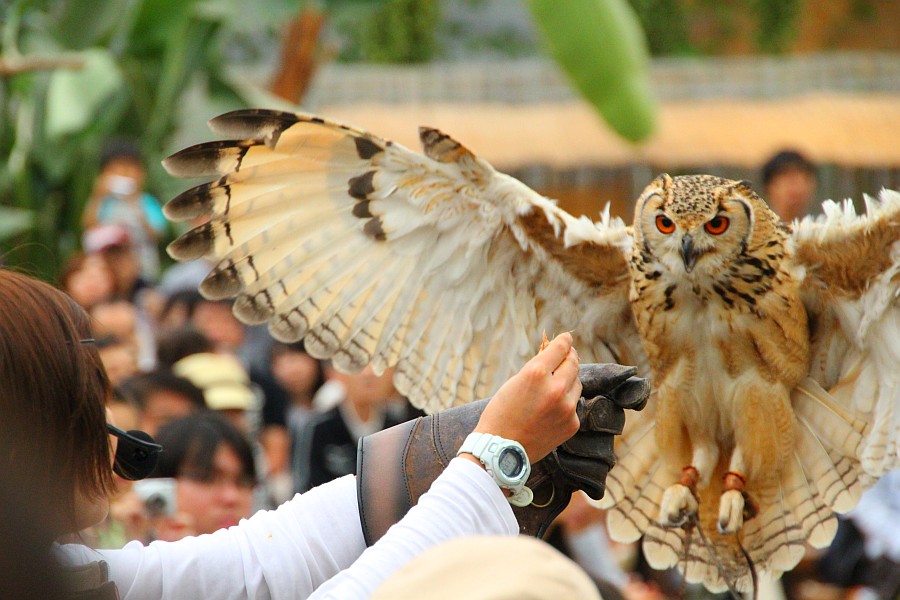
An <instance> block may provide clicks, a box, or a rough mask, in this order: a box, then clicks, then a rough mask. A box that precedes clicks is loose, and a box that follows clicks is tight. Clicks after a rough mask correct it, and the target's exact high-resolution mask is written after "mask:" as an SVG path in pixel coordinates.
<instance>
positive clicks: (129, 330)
mask: <svg viewBox="0 0 900 600" xmlns="http://www.w3.org/2000/svg"><path fill="white" fill-rule="evenodd" d="M91 316H92V317H93V318H94V335H96V336H97V337H98V338H100V337H105V336H107V335H111V336H114V337H116V338H119V339H120V340H123V341H133V340H134V337H135V326H136V322H137V309H136V308H135V306H134V304H132V303H131V302H126V301H124V300H119V301H116V302H104V303H102V304H98V305H97V306H95V307H94V308H93V309H91Z"/></svg>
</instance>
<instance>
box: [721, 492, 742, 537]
mask: <svg viewBox="0 0 900 600" xmlns="http://www.w3.org/2000/svg"><path fill="white" fill-rule="evenodd" d="M743 525H744V494H743V493H742V492H741V491H740V490H726V491H725V492H723V493H722V497H721V499H720V500H719V523H718V526H719V533H723V534H724V533H735V532H737V531H738V530H739V529H740V528H741V527H742V526H743Z"/></svg>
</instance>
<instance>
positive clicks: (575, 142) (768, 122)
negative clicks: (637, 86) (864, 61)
mask: <svg viewBox="0 0 900 600" xmlns="http://www.w3.org/2000/svg"><path fill="white" fill-rule="evenodd" d="M316 112H319V113H320V114H322V115H325V116H327V117H329V118H333V119H337V120H341V121H344V122H346V123H350V124H353V125H356V126H358V127H362V128H364V129H367V130H369V131H371V132H372V133H375V134H377V135H380V136H382V137H385V138H387V139H392V140H394V141H395V142H398V143H401V144H403V145H405V146H408V147H411V148H416V149H418V148H419V142H418V132H417V128H418V126H419V125H427V126H431V127H437V128H438V129H441V130H442V131H444V132H445V133H447V134H449V135H450V136H452V137H454V138H455V139H457V140H458V141H460V142H461V143H463V144H464V145H466V146H467V147H469V148H470V149H471V150H472V151H474V152H475V153H476V154H478V155H479V156H481V157H483V158H485V159H486V160H488V161H489V162H491V163H492V164H493V165H494V166H496V167H497V168H498V169H501V170H510V169H514V168H519V167H522V166H526V165H536V164H537V165H546V166H549V167H553V168H558V169H566V168H576V167H584V166H590V165H598V166H604V167H615V166H624V165H629V164H635V163H643V164H649V165H656V166H661V167H664V168H667V169H678V168H691V167H696V166H700V165H731V166H739V167H757V166H759V165H760V164H761V163H762V162H764V161H765V160H766V159H767V158H768V157H769V156H770V155H771V154H773V153H774V152H777V151H778V150H781V149H783V148H785V147H790V148H795V149H798V150H800V151H802V152H804V153H806V154H808V155H809V157H810V158H811V159H812V160H813V161H815V162H818V163H831V164H839V165H845V166H854V167H868V168H896V167H900V142H898V140H900V94H894V93H865V94H846V93H822V92H819V93H811V94H804V95H799V96H791V97H784V98H778V99H760V98H737V99H731V98H711V99H705V100H694V101H686V100H669V101H665V102H663V103H662V104H661V105H660V111H659V127H658V130H657V132H656V133H655V134H654V135H653V136H652V138H650V139H649V140H647V141H646V142H644V143H642V144H640V145H632V144H630V143H628V142H626V141H625V140H623V139H622V138H620V137H618V136H617V135H616V134H615V133H614V132H613V131H612V130H611V129H610V128H609V126H608V125H607V124H606V123H605V122H604V121H603V119H602V118H601V117H600V116H599V115H598V114H597V113H596V112H595V111H594V110H593V108H592V107H591V106H589V105H588V104H587V103H585V102H583V101H581V100H578V99H569V100H561V101H555V102H540V103H499V102H484V103H478V102H475V103H473V102H470V103H466V104H464V105H460V104H449V103H437V102H416V103H378V102H363V103H354V104H336V105H333V106H321V107H319V108H318V109H317V111H316Z"/></svg>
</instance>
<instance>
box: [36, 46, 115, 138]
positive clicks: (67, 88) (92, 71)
mask: <svg viewBox="0 0 900 600" xmlns="http://www.w3.org/2000/svg"><path fill="white" fill-rule="evenodd" d="M80 56H81V57H83V58H84V67H83V68H81V69H77V70H76V69H60V70H57V71H54V73H53V75H51V78H50V87H49V89H48V90H47V114H46V121H45V123H46V133H47V136H48V137H50V138H55V137H59V136H62V135H67V134H72V133H76V132H79V131H81V130H83V129H84V128H85V127H87V125H88V124H89V123H90V121H91V119H92V118H93V117H94V115H95V114H96V113H97V112H98V111H99V110H100V108H101V107H102V106H103V103H104V102H105V101H106V100H107V99H108V98H109V97H110V95H112V93H113V92H115V91H116V90H118V89H120V88H121V86H122V74H121V73H120V71H119V68H118V66H117V65H116V61H115V60H114V59H113V57H112V55H111V54H110V53H109V52H108V51H106V50H103V49H100V48H93V49H91V50H87V51H85V52H82V53H80Z"/></svg>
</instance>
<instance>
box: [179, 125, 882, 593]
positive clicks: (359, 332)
mask: <svg viewBox="0 0 900 600" xmlns="http://www.w3.org/2000/svg"><path fill="white" fill-rule="evenodd" d="M210 124H211V127H212V128H213V130H214V131H216V132H217V133H218V134H220V135H221V136H222V137H223V138H226V139H224V140H222V141H215V142H209V143H204V144H199V145H196V146H192V147H189V148H186V149H184V150H182V151H180V152H178V153H176V154H174V155H172V156H171V157H169V158H168V159H166V160H165V162H164V165H165V167H166V168H167V169H168V171H169V172H170V173H172V174H173V175H176V176H181V177H191V178H194V177H206V178H209V179H211V180H210V182H209V183H206V184H202V185H199V186H196V187H193V188H191V189H189V190H187V191H185V192H184V193H182V194H181V195H179V196H177V197H176V198H174V199H172V200H171V201H170V202H169V203H168V204H167V205H166V207H165V212H166V214H167V216H168V217H169V218H171V219H172V220H175V221H188V220H191V221H192V222H196V221H194V220H196V219H204V220H205V222H203V224H202V225H199V226H197V227H195V228H194V229H192V230H190V231H188V232H187V233H185V234H184V235H182V236H181V237H180V238H179V239H177V240H176V241H174V242H173V243H172V244H171V245H170V246H169V253H170V254H171V255H172V256H173V257H174V258H176V259H178V260H191V259H197V258H201V257H203V258H207V259H211V260H213V261H214V262H215V265H216V266H215V267H214V268H213V270H212V271H211V272H210V274H209V275H208V276H207V277H206V279H205V280H204V281H203V283H202V284H201V287H200V290H201V292H202V293H203V294H204V295H206V296H207V297H210V298H235V302H234V312H235V314H236V315H237V316H238V317H239V318H240V319H241V320H243V321H244V322H246V323H268V327H269V330H270V332H271V333H272V335H273V336H274V337H275V338H277V339H280V340H285V341H294V340H299V339H303V340H304V341H305V344H306V348H307V350H308V351H309V352H310V353H311V354H313V355H314V356H317V357H321V358H326V357H327V358H330V359H331V360H332V361H333V364H334V365H335V366H336V367H337V368H338V369H341V370H345V371H356V370H359V369H361V368H363V367H364V366H366V365H368V364H371V365H372V367H373V368H374V369H375V371H376V372H379V373H380V372H383V371H384V370H386V369H389V368H393V369H394V382H395V385H396V387H397V389H398V390H399V391H400V392H401V393H403V394H404V395H405V396H406V397H408V398H409V399H410V401H411V402H412V403H413V404H415V405H416V406H417V407H420V408H423V409H424V410H426V411H429V412H432V411H436V410H440V409H442V408H446V407H449V406H452V405H454V404H461V403H466V402H470V401H473V400H475V399H478V398H482V397H487V396H489V395H490V394H491V393H492V392H493V391H494V390H496V389H497V387H499V385H500V384H501V383H502V382H503V381H505V379H506V378H508V377H509V376H510V375H512V374H513V373H514V372H516V370H517V369H518V368H519V366H520V365H521V364H523V363H524V362H525V361H526V360H527V358H528V357H529V356H531V355H532V353H533V351H534V348H535V341H536V339H537V338H536V336H539V335H540V332H541V331H544V330H546V331H550V332H552V331H562V330H569V331H572V335H573V337H574V339H575V344H576V347H577V348H578V351H579V355H580V357H581V359H582V361H585V362H618V363H623V364H633V365H636V366H637V367H638V368H639V369H640V370H641V371H642V372H643V373H642V374H644V375H646V376H649V377H651V378H652V381H653V383H654V393H653V395H652V397H651V402H650V404H649V405H648V407H647V409H645V410H644V411H643V412H641V413H637V414H635V415H632V416H629V421H628V423H627V424H626V427H625V431H624V434H623V436H622V439H621V440H619V441H618V442H617V444H618V445H617V456H618V460H619V463H618V465H617V466H616V467H615V468H614V469H612V471H611V472H610V474H609V477H608V480H607V494H606V496H605V498H604V499H603V500H602V505H603V506H604V507H606V508H608V509H609V513H608V525H609V528H610V532H611V534H612V536H613V537H615V538H616V539H619V540H623V541H635V540H638V539H640V538H642V539H643V541H642V546H643V550H644V553H645V555H646V557H647V560H648V561H649V562H650V564H651V565H652V566H654V567H657V568H668V567H673V566H677V567H678V568H679V569H680V570H681V571H682V572H683V573H684V575H685V577H686V578H687V580H688V581H692V582H693V581H700V582H703V583H704V584H705V585H706V586H707V587H708V588H709V589H711V590H714V591H719V590H725V589H731V590H732V591H743V590H748V589H750V588H751V587H752V584H753V581H754V579H755V578H756V576H757V574H758V573H759V572H768V573H771V574H775V575H777V574H779V573H781V572H784V571H786V570H788V569H791V568H792V567H793V566H794V565H796V563H797V562H798V561H799V560H800V558H801V557H802V555H803V552H804V547H805V545H806V544H807V543H810V544H812V545H813V546H817V547H821V546H824V545H827V544H828V543H829V542H830V540H831V539H832V537H833V536H834V533H835V528H836V520H835V517H834V513H835V512H837V513H841V512H846V511H847V510H849V509H850V508H852V507H853V506H854V504H855V503H856V501H857V499H858V498H859V495H860V493H861V492H862V490H863V489H864V488H865V487H866V486H867V485H870V484H871V483H873V482H874V480H875V479H877V478H878V477H879V476H880V475H882V474H883V473H885V472H887V471H888V470H890V469H893V468H897V467H898V466H900V448H898V443H897V440H898V437H900V387H898V386H900V372H898V370H897V368H896V365H897V364H900V342H898V341H897V340H898V339H900V335H898V334H900V308H898V303H897V300H896V298H897V294H898V291H900V277H898V271H900V244H898V243H897V242H898V237H900V194H898V193H896V192H892V191H884V192H883V193H882V194H881V197H880V200H872V199H868V198H867V199H866V202H867V214H865V215H857V214H856V213H855V211H854V209H853V205H852V204H850V203H845V204H844V205H838V204H835V203H832V202H826V203H825V204H824V205H823V209H824V215H823V216H822V217H819V218H817V219H812V218H807V219H804V220H803V221H800V222H795V223H793V224H791V225H786V224H783V223H781V222H780V221H779V220H778V218H777V217H776V216H775V215H774V214H773V213H772V212H771V211H770V210H769V209H768V207H767V206H766V204H765V202H764V201H763V199H762V198H760V196H759V195H758V194H757V193H756V192H755V191H754V190H753V189H752V187H751V185H750V184H749V183H747V182H744V181H730V180H726V179H721V178H718V177H711V176H706V175H698V176H682V177H670V176H668V175H661V176H660V177H658V178H657V179H656V180H655V181H653V182H652V183H650V185H649V186H648V187H647V189H646V190H645V191H644V192H643V193H642V194H641V195H640V197H639V198H638V200H637V203H636V207H635V214H634V222H633V224H632V225H631V226H630V227H629V226H626V225H625V223H624V222H623V221H621V220H620V219H617V218H612V217H610V215H609V213H608V210H607V211H605V212H604V213H602V214H601V215H600V218H599V220H597V221H593V220H591V219H589V218H587V217H584V216H582V217H578V218H576V217H574V216H572V215H570V214H568V213H566V212H565V211H563V210H561V209H560V208H558V207H557V205H556V203H555V202H554V201H552V200H550V199H548V198H545V197H543V196H541V195H539V194H538V193H536V192H534V191H533V190H531V189H530V188H528V187H527V186H526V185H524V184H523V183H521V182H519V181H517V180H516V179H514V178H512V177H510V176H508V175H505V174H502V173H499V172H497V171H496V170H494V168H493V167H491V165H489V164H488V163H487V162H485V161H484V160H482V159H480V158H479V157H477V156H476V155H475V154H474V153H472V152H471V151H470V150H468V149H467V148H466V147H465V146H463V145H462V144H460V143H459V142H457V141H455V140H453V139H452V138H450V137H449V136H447V135H445V134H443V133H441V132H440V131H438V130H436V129H431V128H420V130H419V133H420V138H421V142H422V148H423V153H419V152H414V151H412V150H409V149H407V148H405V147H403V146H401V145H399V144H396V143H392V142H391V141H389V140H385V139H382V138H380V137H378V136H375V135H373V134H371V133H368V132H366V131H363V130H360V129H356V128H353V127H350V126H347V125H343V124H340V123H336V122H331V121H328V120H326V119H323V118H320V117H317V116H312V115H303V114H294V113H286V112H276V111H267V110H241V111H236V112H232V113H228V114H225V115H222V116H220V117H217V118H215V119H213V120H212V121H211V122H210Z"/></svg>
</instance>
